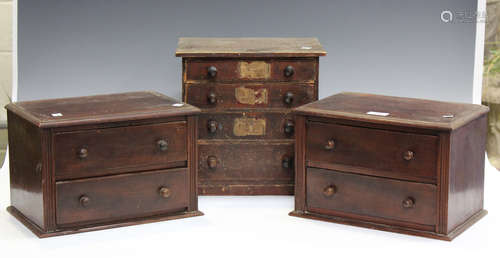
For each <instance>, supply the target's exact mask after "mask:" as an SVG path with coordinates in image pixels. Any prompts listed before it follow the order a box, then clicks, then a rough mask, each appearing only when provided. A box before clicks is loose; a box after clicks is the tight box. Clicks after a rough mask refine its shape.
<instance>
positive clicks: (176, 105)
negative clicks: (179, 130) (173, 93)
mask: <svg viewBox="0 0 500 258" xmlns="http://www.w3.org/2000/svg"><path fill="white" fill-rule="evenodd" d="M172 106H174V107H182V106H184V103H175V104H172Z"/></svg>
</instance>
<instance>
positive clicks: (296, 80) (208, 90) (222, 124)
mask: <svg viewBox="0 0 500 258" xmlns="http://www.w3.org/2000/svg"><path fill="white" fill-rule="evenodd" d="M325 54H326V52H325V51H324V50H323V48H322V47H321V45H320V44H319V42H318V41H317V39H314V38H181V39H180V40H179V45H178V49H177V52H176V55H177V56H181V57H183V59H182V60H183V62H182V64H183V66H182V68H183V76H182V79H183V88H182V92H183V94H182V96H183V100H184V101H185V102H186V103H189V104H192V105H195V106H197V107H199V108H202V111H203V115H202V116H201V117H200V122H199V131H198V135H199V140H198V143H199V145H200V154H199V160H198V165H199V167H200V180H199V188H200V193H201V194H210V195H266V194H292V193H293V169H294V168H291V167H293V164H292V163H294V162H293V154H292V153H290V150H292V152H293V142H294V134H295V124H294V122H293V117H292V116H291V114H290V111H291V109H292V108H294V107H298V106H300V105H303V104H306V103H309V102H311V101H314V100H317V99H318V71H319V56H322V55H325ZM285 153H286V154H287V155H288V156H289V157H288V159H286V158H285V157H283V155H284V154H285ZM287 166H288V167H290V168H283V167H287ZM290 170H291V171H292V173H290V172H287V171H290Z"/></svg>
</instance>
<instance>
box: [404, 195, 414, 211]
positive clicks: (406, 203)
mask: <svg viewBox="0 0 500 258" xmlns="http://www.w3.org/2000/svg"><path fill="white" fill-rule="evenodd" d="M413 207H415V199H413V197H408V198H406V199H404V200H403V208H405V209H410V208H413Z"/></svg>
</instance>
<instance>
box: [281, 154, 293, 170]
mask: <svg viewBox="0 0 500 258" xmlns="http://www.w3.org/2000/svg"><path fill="white" fill-rule="evenodd" d="M293 162H294V159H293V158H292V157H284V158H283V160H282V161H281V167H283V168H285V169H289V168H292V167H293Z"/></svg>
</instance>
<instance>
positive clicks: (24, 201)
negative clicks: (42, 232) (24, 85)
mask: <svg viewBox="0 0 500 258" xmlns="http://www.w3.org/2000/svg"><path fill="white" fill-rule="evenodd" d="M7 116H8V117H7V120H8V121H9V123H8V130H9V134H8V137H9V143H16V144H9V167H10V196H11V198H10V200H11V204H12V205H14V206H16V207H17V209H18V210H19V211H20V212H22V213H24V214H26V217H27V218H28V219H30V220H32V221H33V222H34V223H36V224H37V225H39V227H40V228H45V227H46V225H45V221H44V205H43V204H44V201H43V196H44V195H43V190H44V181H43V180H42V178H43V175H44V174H45V171H47V168H46V167H44V166H43V155H42V146H41V144H42V135H41V132H40V131H39V130H38V128H37V127H36V126H34V125H33V124H31V123H29V122H27V121H26V120H23V119H22V118H21V117H19V116H17V115H16V114H13V113H12V112H8V113H7Z"/></svg>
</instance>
